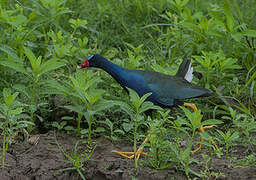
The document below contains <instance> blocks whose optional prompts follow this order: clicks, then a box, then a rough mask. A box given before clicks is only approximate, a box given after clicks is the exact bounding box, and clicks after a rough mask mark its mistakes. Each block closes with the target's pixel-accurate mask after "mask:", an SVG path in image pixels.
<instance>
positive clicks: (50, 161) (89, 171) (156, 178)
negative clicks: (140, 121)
mask: <svg viewBox="0 0 256 180" xmlns="http://www.w3.org/2000/svg"><path fill="white" fill-rule="evenodd" d="M39 136H40V137H39V139H38V142H37V143H35V144H33V145H31V144H29V143H28V142H26V141H24V142H23V143H17V144H13V145H11V146H10V147H9V149H8V152H7V154H6V159H5V168H4V169H2V168H1V169H0V180H28V179H29V180H51V179H59V180H72V179H74V180H77V179H81V178H80V176H79V175H78V173H77V172H76V171H75V170H67V171H62V172H59V171H58V170H61V169H64V168H68V167H71V163H70V162H68V161H67V160H66V158H65V156H64V155H63V153H62V152H61V151H60V149H59V148H58V146H57V145H56V141H55V139H54V133H53V132H49V133H47V134H43V135H39ZM57 140H58V142H59V144H61V146H62V147H63V149H64V150H65V151H66V152H68V154H69V155H70V154H71V152H72V149H73V148H74V144H75V143H76V142H77V140H78V138H76V137H75V136H72V135H69V134H67V133H64V132H58V133H57ZM96 142H97V145H96V148H95V150H94V153H93V155H92V157H91V159H90V160H88V161H86V162H85V163H84V166H83V167H84V169H85V170H84V171H83V174H84V176H85V177H86V179H91V180H115V179H116V180H121V179H124V180H126V179H127V180H128V179H129V180H130V179H132V178H133V177H136V179H139V180H141V179H143V180H164V179H175V180H176V179H187V178H186V176H185V175H184V174H183V173H182V172H177V171H176V170H175V169H167V170H154V169H151V168H147V167H141V168H139V170H138V173H137V175H136V176H135V170H134V168H133V167H134V162H133V161H132V160H128V159H123V158H121V157H120V156H118V155H115V154H113V153H112V152H111V151H112V150H124V151H127V150H132V146H127V145H124V144H120V143H119V144H113V143H112V142H111V141H109V140H107V139H105V138H98V139H96ZM85 148H86V145H85V144H83V145H81V146H79V148H78V149H80V150H81V149H85ZM241 150H242V149H241ZM197 156H198V157H199V156H200V153H199V154H197V155H195V157H194V158H197ZM237 156H238V157H242V156H243V153H242V152H241V153H238V154H237ZM229 164H230V163H228V161H227V160H225V159H218V158H216V159H214V160H213V167H214V170H215V172H222V173H223V174H224V175H225V176H222V177H220V178H219V179H232V180H234V179H256V166H244V167H230V165H229ZM195 168H196V169H197V170H198V171H199V172H200V168H201V167H199V166H198V167H197V166H195ZM210 179H214V178H210Z"/></svg>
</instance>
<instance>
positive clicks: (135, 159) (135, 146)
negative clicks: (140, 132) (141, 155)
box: [133, 113, 138, 169]
mask: <svg viewBox="0 0 256 180" xmlns="http://www.w3.org/2000/svg"><path fill="white" fill-rule="evenodd" d="M137 119H138V114H137V113H136V116H135V121H134V132H133V151H134V164H135V169H137V168H138V159H137V158H136V152H137V128H138V123H137V121H138V120H137Z"/></svg>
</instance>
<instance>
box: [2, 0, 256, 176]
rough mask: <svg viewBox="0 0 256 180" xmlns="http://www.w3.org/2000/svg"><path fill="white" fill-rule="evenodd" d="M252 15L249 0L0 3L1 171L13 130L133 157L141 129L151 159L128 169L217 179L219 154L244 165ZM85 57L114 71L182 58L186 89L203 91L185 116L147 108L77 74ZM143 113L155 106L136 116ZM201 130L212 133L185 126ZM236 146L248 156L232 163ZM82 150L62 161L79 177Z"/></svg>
mask: <svg viewBox="0 0 256 180" xmlns="http://www.w3.org/2000/svg"><path fill="white" fill-rule="evenodd" d="M255 17H256V7H255V3H254V1H251V0H243V1H242V0H224V1H218V0H214V1H212V0H211V1H210V0H201V1H200V0H120V1H116V0H81V1H74V0H69V1H67V0H56V1H51V0H31V1H22V0H16V1H11V0H2V1H1V2H0V31H1V34H0V57H1V58H0V77H1V78H0V90H1V94H0V99H1V101H0V104H1V106H0V119H1V122H0V123H1V132H2V136H3V144H2V167H3V168H4V164H5V162H4V159H5V156H6V151H7V152H8V146H12V144H15V141H14V140H13V138H12V137H13V136H15V133H16V131H17V130H19V131H20V132H22V133H24V132H25V130H26V131H28V134H36V133H45V132H48V131H49V130H52V129H57V131H64V132H66V133H70V132H75V134H76V135H77V136H78V137H81V138H83V139H87V140H88V143H89V144H88V146H89V147H90V148H89V150H88V151H93V150H94V146H95V142H94V141H93V140H92V139H93V138H95V137H98V136H104V137H105V138H107V139H109V140H111V141H112V142H113V143H118V142H120V141H121V140H122V141H127V142H130V143H131V144H132V142H133V144H134V145H133V147H134V148H133V149H134V150H135V149H137V147H136V144H137V143H138V142H141V141H142V140H143V138H145V136H146V134H147V132H154V134H153V135H152V136H151V138H150V141H149V143H148V144H147V145H146V146H147V147H148V150H149V154H151V157H149V158H146V160H142V161H139V163H138V162H137V161H136V160H135V167H136V168H137V166H138V165H139V166H140V167H149V168H153V169H175V170H176V171H178V172H180V173H183V174H184V175H185V176H187V177H204V178H211V177H219V176H224V175H225V172H222V173H220V172H215V171H214V169H213V168H212V166H211V164H212V163H211V162H212V160H213V159H214V157H218V158H220V157H222V158H225V159H227V160H228V162H229V163H230V166H243V167H245V166H246V167H248V166H249V167H250V166H254V167H255V156H256V155H255V146H256V141H255V133H256V122H255V117H256V106H255V104H256V97H255V95H256V93H255V92H256V90H255V88H256V84H255V81H256V57H255V56H256V40H255V38H256V22H255ZM93 53H98V54H101V55H103V56H105V57H106V58H108V59H110V60H111V61H112V62H114V63H117V64H119V65H120V66H122V67H126V68H130V69H135V68H136V69H148V70H155V71H159V72H163V73H166V74H170V75H173V74H175V72H176V71H177V68H178V65H179V64H180V62H181V60H182V58H183V57H184V56H185V55H186V56H188V57H189V58H190V59H191V60H192V63H193V66H194V67H195V68H194V69H195V71H197V72H198V75H199V77H200V76H201V77H200V78H199V79H196V78H195V79H194V80H193V83H195V84H199V85H200V86H203V87H206V88H209V89H211V91H212V92H213V96H212V97H210V98H204V99H197V100H193V102H194V103H196V104H197V105H198V107H199V109H201V111H199V112H197V113H191V112H190V111H188V110H187V109H184V108H182V109H181V108H176V109H172V110H171V111H170V110H167V109H159V108H157V107H154V106H153V105H152V104H150V103H149V102H145V98H143V97H142V98H139V97H138V96H137V95H136V93H134V92H131V93H130V96H128V95H127V94H126V93H125V92H124V91H123V90H122V89H121V87H120V86H119V85H118V84H117V83H116V82H115V81H114V80H113V79H112V78H111V77H110V76H109V75H107V74H106V73H105V72H103V71H100V70H97V71H96V70H93V69H92V70H91V69H90V70H78V69H77V65H78V64H79V63H81V62H82V61H83V60H85V59H86V58H87V57H88V56H89V55H91V54H93ZM191 102H192V100H191ZM148 109H157V110H155V112H154V113H153V116H151V117H146V116H145V114H144V113H143V112H144V111H145V110H148ZM208 124H216V128H215V129H213V130H209V131H208V132H204V133H199V132H197V131H196V129H197V128H198V127H199V126H200V125H208ZM24 134H26V133H24ZM198 136H201V137H204V139H206V141H204V142H202V143H203V144H204V147H205V148H204V150H203V153H202V157H201V160H202V162H203V163H205V164H206V168H202V169H197V170H193V168H192V166H193V165H194V164H197V165H198V164H200V163H201V162H199V160H198V159H195V158H193V156H192V154H191V153H190V151H191V150H192V149H193V147H192V144H193V143H196V142H198V139H199V138H198ZM211 141H215V142H216V143H217V144H219V146H220V149H218V150H216V149H215V147H214V146H213V145H212V144H211V143H210V142H211ZM136 142H137V143H136ZM20 143H21V142H20ZM96 144H97V142H96ZM77 145H78V143H77V144H76V145H75V148H76V146H77ZM137 145H138V144H137ZM238 145H239V147H240V146H242V147H244V149H243V150H244V151H246V152H248V154H246V156H243V157H241V158H240V159H238V158H237V157H236V156H232V155H233V154H234V151H235V149H236V148H235V147H237V146H238ZM58 147H59V149H60V150H61V151H62V152H63V154H65V151H64V150H63V149H62V148H61V145H60V144H58ZM90 153H91V152H88V154H89V155H88V156H87V157H86V158H85V160H81V159H84V156H83V155H84V154H82V155H81V156H80V155H77V156H75V157H74V158H73V160H74V159H75V160H74V161H73V160H72V158H71V156H67V155H65V156H66V157H68V158H67V159H68V160H69V161H72V162H74V163H71V164H72V166H73V168H70V169H68V170H76V172H77V173H78V174H79V175H80V177H81V178H83V179H84V178H85V177H86V175H85V174H86V169H84V167H82V166H83V164H84V163H85V162H86V161H88V160H89V159H90V157H91V154H90ZM202 166H203V165H202ZM204 167H205V166H204ZM83 174H84V175H83ZM133 176H136V173H135V174H133Z"/></svg>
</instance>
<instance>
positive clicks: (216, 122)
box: [202, 119, 223, 126]
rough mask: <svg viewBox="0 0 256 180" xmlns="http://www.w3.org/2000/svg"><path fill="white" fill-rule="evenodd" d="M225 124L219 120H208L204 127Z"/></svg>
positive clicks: (204, 122)
mask: <svg viewBox="0 0 256 180" xmlns="http://www.w3.org/2000/svg"><path fill="white" fill-rule="evenodd" d="M222 123H223V122H222V121H220V120H217V119H208V120H205V121H203V122H202V126H207V125H214V124H222Z"/></svg>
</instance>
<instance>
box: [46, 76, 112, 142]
mask: <svg viewBox="0 0 256 180" xmlns="http://www.w3.org/2000/svg"><path fill="white" fill-rule="evenodd" d="M69 79H70V81H63V82H59V83H58V82H56V81H53V82H51V83H50V84H49V85H50V86H51V88H53V89H52V90H51V91H52V92H51V93H57V94H62V95H64V96H66V97H67V99H68V100H69V101H70V102H72V104H71V105H65V106H64V107H65V108H66V109H69V110H71V111H73V112H76V113H77V117H76V121H77V127H76V132H77V135H81V134H82V133H83V132H86V133H87V131H83V130H81V121H82V118H83V117H84V118H85V119H86V121H87V123H88V141H89V142H90V143H91V141H92V140H91V136H92V125H93V123H94V122H95V120H94V118H95V117H94V116H95V115H96V114H100V113H101V111H103V110H104V109H107V108H110V107H111V106H113V105H114V104H113V102H111V101H107V100H104V99H103V97H102V95H103V93H104V92H105V91H104V90H103V89H97V85H98V83H99V82H101V79H100V78H99V77H97V76H94V73H93V72H92V71H88V72H87V73H85V72H83V71H77V72H76V73H75V76H70V78H69Z"/></svg>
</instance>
